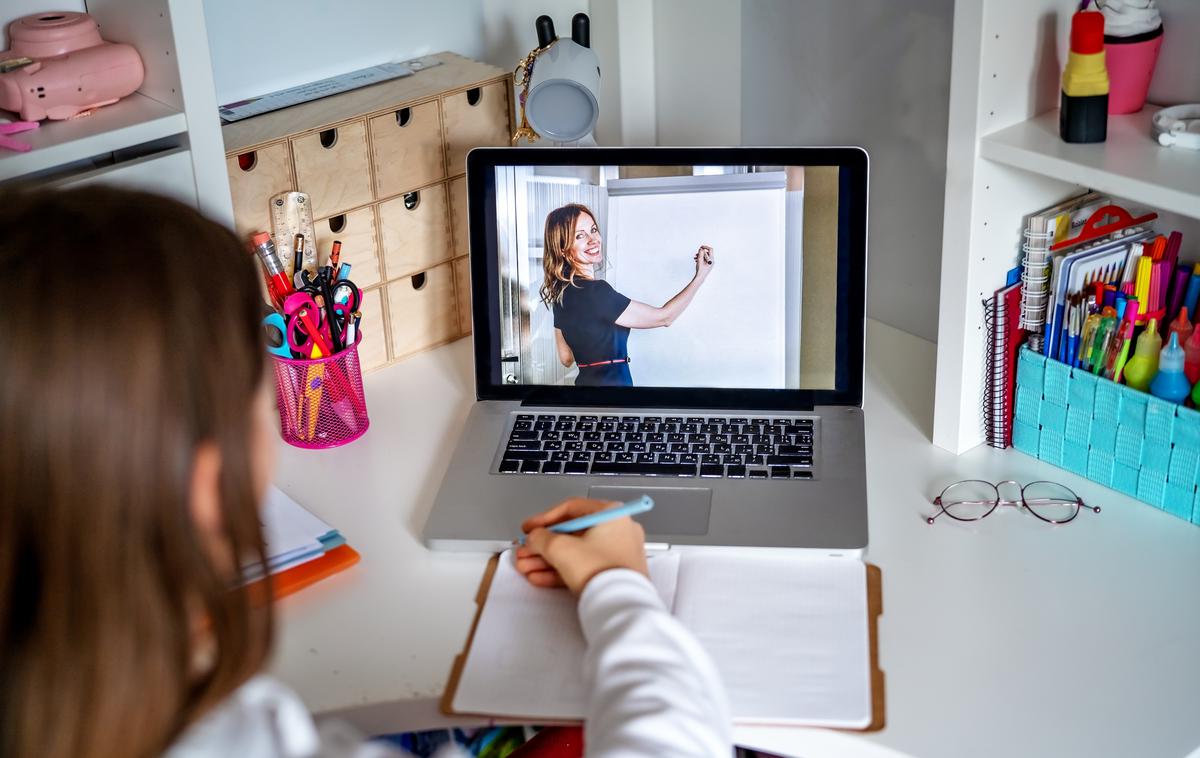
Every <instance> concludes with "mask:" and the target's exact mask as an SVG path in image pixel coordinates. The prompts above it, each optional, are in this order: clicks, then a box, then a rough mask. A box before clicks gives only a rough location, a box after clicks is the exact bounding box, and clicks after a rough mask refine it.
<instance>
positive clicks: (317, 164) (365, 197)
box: [292, 121, 373, 217]
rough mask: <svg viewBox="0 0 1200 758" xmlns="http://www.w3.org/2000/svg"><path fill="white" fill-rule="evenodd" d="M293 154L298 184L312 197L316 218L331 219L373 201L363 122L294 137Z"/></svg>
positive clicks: (340, 125)
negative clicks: (324, 217) (325, 217)
mask: <svg viewBox="0 0 1200 758" xmlns="http://www.w3.org/2000/svg"><path fill="white" fill-rule="evenodd" d="M292 154H293V155H295V156H296V184H297V186H298V187H300V191H301V192H307V193H308V194H309V196H310V197H312V204H313V215H314V216H318V217H320V216H332V215H334V214H337V213H341V212H343V211H347V210H349V209H351V208H354V207H357V206H360V205H365V204H367V203H369V202H371V200H372V199H373V196H372V194H371V169H370V163H369V161H368V159H367V126H366V124H365V123H364V122H363V121H351V122H349V123H345V124H339V125H338V126H335V127H332V128H329V129H322V130H320V131H316V132H309V133H308V134H303V135H301V136H299V137H295V138H293V139H292Z"/></svg>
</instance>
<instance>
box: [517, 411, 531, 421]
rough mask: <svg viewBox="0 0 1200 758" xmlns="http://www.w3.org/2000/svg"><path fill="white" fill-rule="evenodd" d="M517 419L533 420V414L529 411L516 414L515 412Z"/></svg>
mask: <svg viewBox="0 0 1200 758" xmlns="http://www.w3.org/2000/svg"><path fill="white" fill-rule="evenodd" d="M517 421H533V414H531V413H518V414H517Z"/></svg>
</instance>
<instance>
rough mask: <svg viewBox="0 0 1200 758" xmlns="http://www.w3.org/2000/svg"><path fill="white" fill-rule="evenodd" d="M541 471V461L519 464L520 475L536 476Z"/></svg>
mask: <svg viewBox="0 0 1200 758" xmlns="http://www.w3.org/2000/svg"><path fill="white" fill-rule="evenodd" d="M541 470H542V464H541V461H523V462H522V463H521V473H522V474H537V473H539V472H540V471H541Z"/></svg>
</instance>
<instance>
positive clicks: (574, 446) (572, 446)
mask: <svg viewBox="0 0 1200 758" xmlns="http://www.w3.org/2000/svg"><path fill="white" fill-rule="evenodd" d="M583 449H584V448H583V443H582V442H577V441H574V440H572V441H571V442H564V443H563V450H569V451H571V452H572V453H577V452H579V451H580V450H583Z"/></svg>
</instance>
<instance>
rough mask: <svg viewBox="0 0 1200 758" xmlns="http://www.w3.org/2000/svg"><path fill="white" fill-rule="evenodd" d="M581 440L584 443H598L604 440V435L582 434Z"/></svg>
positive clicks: (595, 433) (596, 433) (598, 433)
mask: <svg viewBox="0 0 1200 758" xmlns="http://www.w3.org/2000/svg"><path fill="white" fill-rule="evenodd" d="M583 439H584V441H585V442H599V441H600V440H602V439H604V435H603V434H601V433H600V432H584V433H583Z"/></svg>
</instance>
